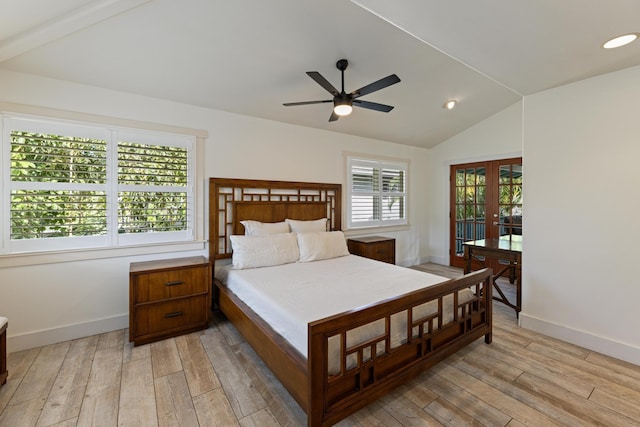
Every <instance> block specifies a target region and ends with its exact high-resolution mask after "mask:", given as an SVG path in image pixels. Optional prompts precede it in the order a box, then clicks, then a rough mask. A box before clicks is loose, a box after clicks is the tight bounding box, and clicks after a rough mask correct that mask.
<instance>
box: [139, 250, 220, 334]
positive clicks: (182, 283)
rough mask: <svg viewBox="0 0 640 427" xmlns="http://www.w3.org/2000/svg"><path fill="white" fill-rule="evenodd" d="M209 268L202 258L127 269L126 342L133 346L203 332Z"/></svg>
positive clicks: (208, 298)
mask: <svg viewBox="0 0 640 427" xmlns="http://www.w3.org/2000/svg"><path fill="white" fill-rule="evenodd" d="M210 310H211V266H210V264H209V261H208V260H207V258H205V257H191V258H176V259H167V260H160V261H148V262H135V263H132V264H131V266H130V268H129V341H133V344H134V345H140V344H146V343H149V342H152V341H157V340H160V339H164V338H168V337H173V336H176V335H181V334H185V333H188V332H193V331H197V330H200V329H206V328H207V327H208V326H209V317H210Z"/></svg>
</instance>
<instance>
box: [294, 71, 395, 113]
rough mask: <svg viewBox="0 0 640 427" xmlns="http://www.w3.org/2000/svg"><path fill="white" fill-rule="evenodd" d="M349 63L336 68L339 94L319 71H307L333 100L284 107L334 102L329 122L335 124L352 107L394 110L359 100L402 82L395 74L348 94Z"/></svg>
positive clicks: (304, 102)
mask: <svg viewBox="0 0 640 427" xmlns="http://www.w3.org/2000/svg"><path fill="white" fill-rule="evenodd" d="M348 65H349V62H348V61H347V60H346V59H341V60H339V61H338V62H336V67H337V68H338V70H340V72H341V74H342V90H341V91H340V92H338V89H336V88H335V87H333V85H332V84H331V83H329V82H328V81H327V79H325V78H324V77H322V75H321V74H320V73H319V72H317V71H307V74H308V75H309V77H311V78H312V79H313V80H315V81H316V83H318V84H319V85H320V86H322V87H323V88H324V89H325V90H326V91H327V92H329V93H330V94H331V95H333V99H325V100H322V101H303V102H287V103H285V104H282V105H284V106H285V107H290V106H294V105H308V104H322V103H325V102H333V111H332V112H331V116H330V117H329V121H330V122H333V121H336V120H338V119H339V118H340V116H346V115H349V114H351V111H352V109H353V108H352V107H353V106H356V107H361V108H368V109H370V110H376V111H382V112H385V113H388V112H389V111H391V110H393V107H392V106H391V105H384V104H378V103H377V102H369V101H363V100H360V99H358V98H359V97H361V96H364V95H368V94H370V93H371V92H375V91H377V90H380V89H384V88H385V87H387V86H391V85H392V84H396V83H398V82H399V81H400V78H399V77H398V76H396V75H395V74H391V75H390V76H387V77H385V78H383V79H380V80H378V81H375V82H373V83H370V84H368V85H366V86H363V87H361V88H360V89H356V90H354V91H353V92H351V93H346V92H345V91H344V70H346V69H347V66H348Z"/></svg>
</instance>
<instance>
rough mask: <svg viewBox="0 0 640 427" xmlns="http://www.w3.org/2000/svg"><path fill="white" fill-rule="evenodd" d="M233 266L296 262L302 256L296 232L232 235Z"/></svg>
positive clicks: (237, 267)
mask: <svg viewBox="0 0 640 427" xmlns="http://www.w3.org/2000/svg"><path fill="white" fill-rule="evenodd" d="M230 239H231V247H232V248H233V256H232V264H233V268H236V269H243V268H256V267H269V266H272V265H281V264H288V263H290V262H296V261H297V260H298V257H299V256H300V252H299V251H298V242H297V240H296V235H295V234H294V233H284V234H267V235H264V236H236V235H233V236H230Z"/></svg>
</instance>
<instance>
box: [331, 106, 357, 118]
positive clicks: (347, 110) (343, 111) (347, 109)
mask: <svg viewBox="0 0 640 427" xmlns="http://www.w3.org/2000/svg"><path fill="white" fill-rule="evenodd" d="M352 111H353V107H352V106H351V105H349V104H336V106H335V107H333V112H334V113H336V114H337V115H339V116H348V115H349V114H351V112H352Z"/></svg>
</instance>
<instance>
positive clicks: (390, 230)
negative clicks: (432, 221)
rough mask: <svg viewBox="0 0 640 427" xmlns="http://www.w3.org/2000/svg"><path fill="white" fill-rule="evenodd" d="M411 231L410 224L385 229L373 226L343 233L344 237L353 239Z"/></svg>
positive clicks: (389, 226) (347, 230) (350, 229)
mask: <svg viewBox="0 0 640 427" xmlns="http://www.w3.org/2000/svg"><path fill="white" fill-rule="evenodd" d="M410 229H411V225H410V224H403V225H388V226H385V227H380V226H374V227H359V228H349V229H346V230H343V231H344V235H345V236H346V237H354V236H364V235H368V234H373V233H393V232H395V231H407V230H410Z"/></svg>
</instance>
